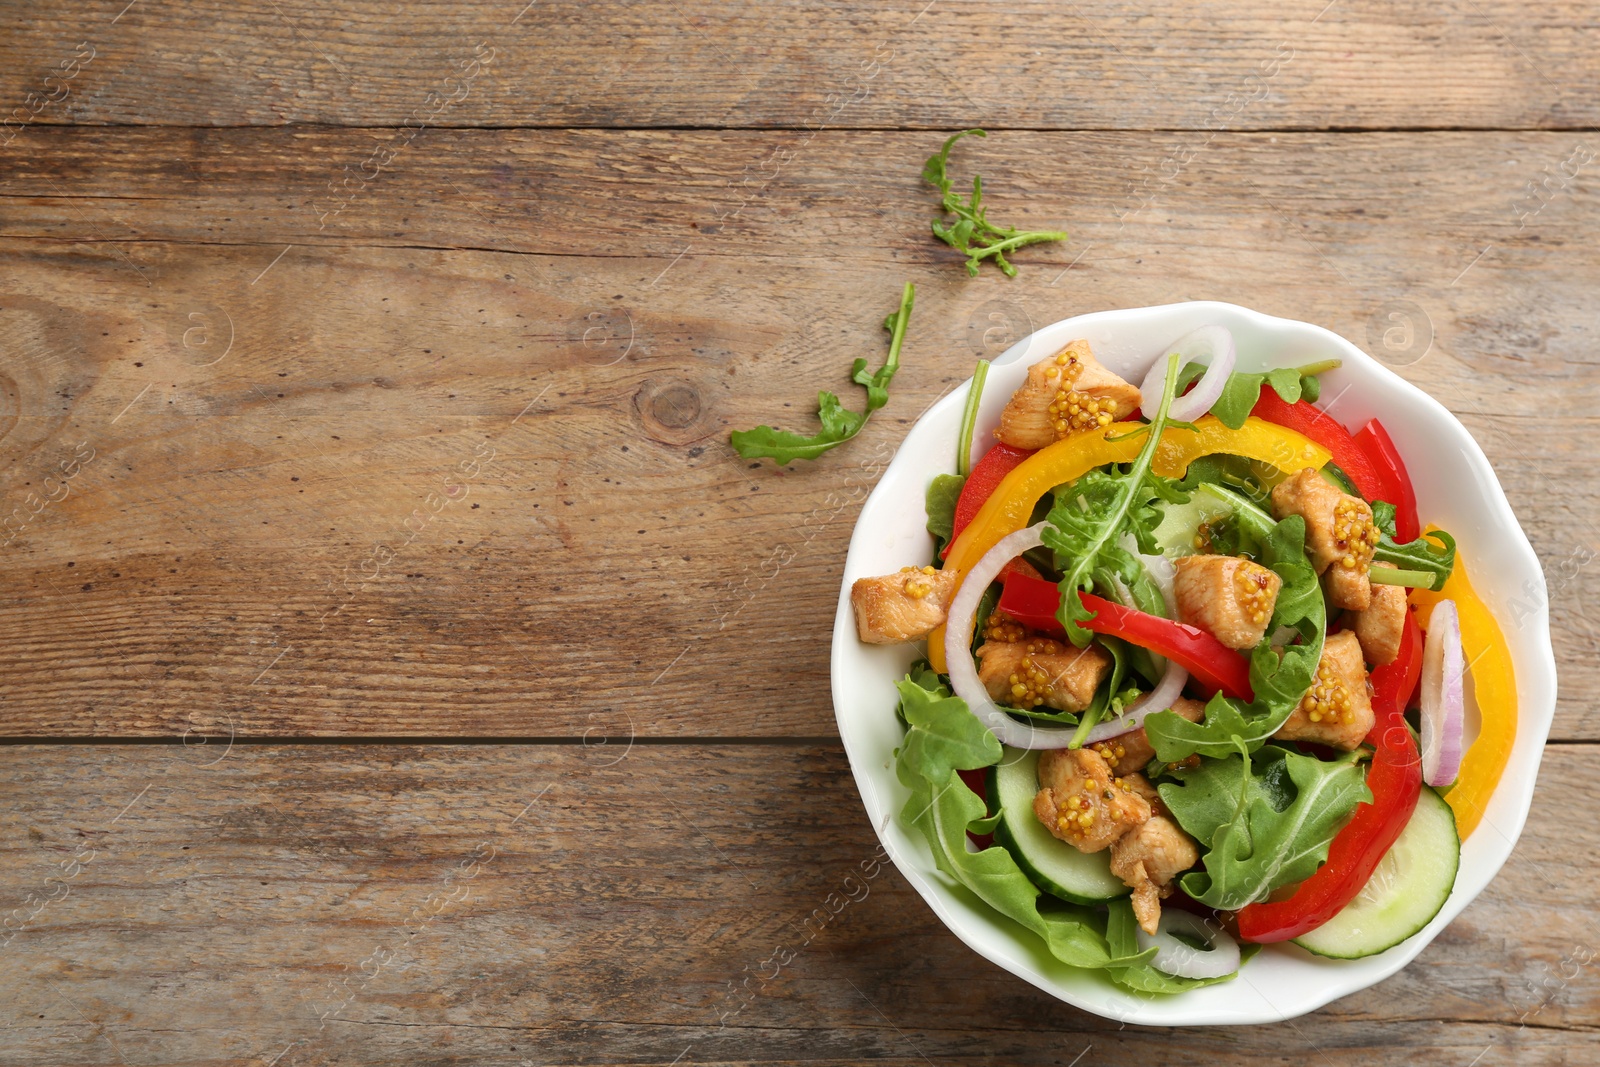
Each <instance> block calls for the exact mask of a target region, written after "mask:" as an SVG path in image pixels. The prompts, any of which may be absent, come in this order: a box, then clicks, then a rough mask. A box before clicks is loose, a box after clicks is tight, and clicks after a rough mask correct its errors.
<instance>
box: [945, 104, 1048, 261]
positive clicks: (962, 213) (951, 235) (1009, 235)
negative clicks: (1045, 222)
mask: <svg viewBox="0 0 1600 1067" xmlns="http://www.w3.org/2000/svg"><path fill="white" fill-rule="evenodd" d="M967 136H972V137H987V136H989V135H988V134H986V133H984V132H983V131H982V130H962V131H961V132H960V133H958V134H956V135H954V136H953V137H951V138H949V139H948V140H946V141H945V143H944V147H943V148H941V149H939V151H937V152H935V153H934V154H933V155H931V156H929V157H928V161H927V162H926V163H924V164H923V165H922V180H923V181H925V182H927V183H928V184H929V185H933V186H937V187H938V189H939V195H940V197H941V200H940V207H941V209H942V210H943V211H944V212H945V213H947V214H951V215H954V216H955V217H956V221H955V222H954V223H946V222H945V221H944V220H943V218H942V217H941V218H937V219H934V220H933V223H932V228H933V235H934V236H935V237H937V238H939V240H941V241H943V242H944V243H945V244H947V245H949V246H950V247H951V248H954V249H956V250H957V251H958V252H965V253H966V254H967V274H968V275H970V276H972V277H974V278H976V277H977V276H978V265H979V264H980V263H982V262H983V261H984V260H985V259H988V258H991V257H992V258H993V259H994V264H995V266H997V267H999V268H1000V269H1001V271H1003V272H1004V273H1005V275H1006V277H1008V278H1014V277H1016V275H1017V268H1016V267H1013V266H1012V265H1011V264H1010V262H1009V261H1007V259H1006V256H1005V254H1006V253H1007V252H1012V251H1015V250H1016V249H1018V248H1022V247H1023V246H1024V245H1031V244H1038V243H1039V242H1041V241H1065V240H1066V239H1067V235H1066V234H1065V233H1063V232H1060V231H1057V230H1029V231H1027V232H1019V231H1017V230H1013V229H1010V228H1008V227H1005V226H996V225H994V224H993V223H991V222H990V221H989V219H988V217H987V215H988V209H987V208H985V207H984V206H983V179H982V178H981V177H980V176H978V175H973V177H972V195H971V196H970V197H969V198H967V199H966V200H963V199H962V197H961V195H960V194H959V193H956V192H954V191H953V189H952V183H951V181H950V178H949V175H948V173H947V167H948V165H949V162H950V149H951V148H952V147H953V146H954V145H955V143H956V142H957V141H959V140H961V138H963V137H967Z"/></svg>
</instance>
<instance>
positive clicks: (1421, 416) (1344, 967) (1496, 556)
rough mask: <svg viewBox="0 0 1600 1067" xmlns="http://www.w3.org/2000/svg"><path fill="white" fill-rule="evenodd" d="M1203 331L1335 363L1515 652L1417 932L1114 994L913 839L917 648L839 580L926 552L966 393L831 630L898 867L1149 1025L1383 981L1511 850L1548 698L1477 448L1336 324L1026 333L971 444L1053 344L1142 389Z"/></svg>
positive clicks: (878, 813)
mask: <svg viewBox="0 0 1600 1067" xmlns="http://www.w3.org/2000/svg"><path fill="white" fill-rule="evenodd" d="M1206 323H1220V324H1221V325H1223V326H1226V327H1227V328H1228V329H1230V330H1231V331H1233V336H1234V339H1235V341H1236V343H1237V347H1238V352H1239V367H1240V369H1243V370H1262V369H1266V368H1270V367H1287V366H1299V365H1303V364H1306V363H1310V362H1313V361H1316V360H1323V359H1329V358H1336V359H1340V360H1343V361H1344V364H1343V366H1342V367H1340V368H1339V369H1338V370H1335V371H1331V372H1329V373H1327V374H1325V375H1324V376H1323V385H1322V396H1321V398H1320V401H1319V403H1320V404H1321V405H1322V406H1324V407H1328V406H1330V405H1331V406H1332V412H1333V414H1334V415H1335V416H1336V417H1337V418H1338V419H1339V421H1341V422H1342V423H1344V424H1345V425H1347V426H1360V425H1362V424H1364V423H1365V422H1366V420H1367V419H1368V418H1370V417H1371V416H1373V415H1376V416H1378V417H1379V418H1381V419H1382V420H1383V424H1384V426H1385V427H1386V428H1387V429H1388V430H1389V433H1390V435H1391V436H1392V437H1393V438H1394V442H1395V445H1396V447H1397V448H1398V449H1399V451H1400V454H1401V456H1402V457H1403V458H1404V459H1405V461H1406V465H1407V467H1408V468H1409V471H1410V474H1411V478H1412V481H1413V482H1414V483H1415V484H1416V491H1417V504H1418V509H1419V513H1420V515H1421V517H1422V520H1423V522H1425V523H1426V522H1433V523H1436V524H1438V525H1439V526H1441V527H1443V528H1444V529H1446V530H1449V531H1450V532H1451V533H1453V534H1455V536H1456V538H1457V539H1458V541H1459V544H1460V548H1461V554H1462V558H1463V559H1464V560H1465V561H1466V562H1467V564H1468V567H1469V573H1470V575H1471V578H1472V582H1473V585H1474V587H1475V588H1476V590H1477V592H1478V594H1479V595H1480V596H1481V597H1482V598H1483V599H1484V601H1485V602H1486V603H1487V604H1488V605H1489V607H1490V609H1491V610H1492V611H1493V612H1494V613H1495V616H1496V618H1497V620H1498V621H1499V623H1500V626H1501V628H1502V630H1503V631H1504V632H1505V636H1506V640H1507V641H1508V642H1509V644H1510V646H1511V654H1512V658H1513V661H1514V663H1515V667H1516V683H1517V701H1518V724H1517V739H1516V744H1515V746H1514V748H1513V750H1512V753H1511V758H1510V762H1509V764H1508V765H1507V767H1506V771H1505V774H1504V777H1503V778H1502V779H1501V782H1500V786H1499V788H1498V789H1497V790H1496V792H1495V795H1494V798H1493V800H1492V801H1491V802H1490V805H1489V808H1488V811H1487V813H1486V815H1485V817H1484V819H1483V822H1482V823H1481V824H1480V825H1479V827H1478V829H1477V831H1476V832H1475V833H1473V834H1472V836H1471V837H1470V838H1468V840H1467V841H1466V843H1465V844H1464V846H1463V848H1462V853H1461V870H1460V873H1459V874H1458V875H1457V877H1456V884H1455V890H1454V892H1452V893H1451V894H1450V899H1449V900H1448V901H1447V902H1446V903H1445V906H1444V910H1443V911H1441V912H1440V913H1439V915H1438V916H1437V917H1436V918H1435V919H1434V920H1433V922H1431V923H1429V924H1428V927H1427V929H1425V930H1423V931H1422V932H1421V933H1420V934H1418V935H1416V936H1415V937H1412V938H1410V939H1409V940H1407V941H1405V942H1404V943H1402V944H1400V945H1397V946H1395V947H1394V948H1392V949H1390V950H1389V951H1387V952H1383V953H1380V954H1378V955H1376V956H1370V957H1368V958H1366V959H1362V960H1344V961H1336V960H1326V959H1321V958H1318V957H1315V956H1312V955H1311V954H1310V953H1308V952H1305V951H1304V950H1302V949H1300V948H1298V947H1296V946H1294V945H1274V946H1271V947H1269V948H1267V949H1265V950H1263V951H1262V952H1261V953H1260V954H1259V955H1258V956H1256V957H1255V958H1254V959H1253V960H1251V961H1250V962H1249V963H1247V964H1246V965H1245V966H1244V968H1243V970H1242V971H1241V972H1240V974H1239V977H1238V978H1236V979H1234V980H1233V981H1231V982H1226V983H1223V984H1221V985H1215V986H1209V987H1206V988H1203V989H1197V990H1193V991H1190V992H1187V993H1182V994H1179V995H1176V996H1165V997H1147V996H1143V995H1139V994H1133V993H1129V992H1127V991H1125V990H1121V989H1119V988H1117V987H1116V986H1114V985H1112V984H1111V983H1110V982H1109V981H1107V980H1106V979H1105V978H1104V976H1103V975H1101V974H1099V973H1096V972H1086V971H1080V970H1075V969H1073V968H1070V967H1067V966H1065V965H1063V964H1061V963H1059V962H1057V961H1056V960H1055V959H1054V958H1053V957H1051V956H1050V954H1049V953H1048V952H1047V951H1046V949H1045V947H1044V945H1043V943H1042V942H1041V941H1040V940H1039V939H1038V938H1036V937H1035V936H1034V935H1032V934H1031V933H1029V932H1027V931H1026V930H1024V929H1023V928H1022V927H1021V926H1018V925H1016V924H1015V923H1013V922H1012V921H1010V920H1009V919H1006V918H1004V917H1002V916H1001V915H999V914H998V913H997V912H995V911H993V910H992V909H990V908H989V907H988V905H986V904H984V903H983V902H982V901H981V900H979V899H978V898H977V897H975V896H973V895H972V894H971V893H970V892H968V891H967V890H966V889H964V888H962V887H960V886H958V885H956V884H955V883H953V882H952V881H951V880H950V879H948V878H947V877H945V876H944V875H943V874H941V873H939V871H938V870H937V869H936V868H935V866H934V864H933V856H932V853H931V852H930V851H929V848H928V845H927V843H926V842H925V841H924V840H923V839H922V838H921V836H920V835H918V834H916V833H915V832H914V831H908V830H907V829H906V828H905V827H904V826H902V825H901V824H900V821H899V819H898V817H897V816H898V813H899V811H900V808H901V807H902V805H903V804H904V803H905V799H906V797H907V795H908V793H907V790H906V789H905V788H904V787H903V786H902V785H900V783H899V782H898V781H897V780H896V778H895V774H894V764H893V760H894V756H893V753H894V749H895V748H896V746H898V745H899V743H900V740H901V738H902V736H903V728H902V727H901V726H900V723H899V722H898V720H897V719H896V718H895V713H894V709H895V702H896V694H895V690H894V682H895V680H896V679H898V678H899V677H901V676H902V675H903V674H904V673H905V670H906V667H907V666H908V665H909V664H910V663H911V662H912V661H913V660H914V659H916V658H917V657H918V656H919V655H921V647H920V646H919V645H889V646H881V645H880V646H873V645H866V644H863V643H862V642H861V641H860V640H859V639H858V638H857V636H856V628H855V620H854V617H853V615H852V613H851V609H850V585H851V583H852V582H854V581H855V580H856V579H857V578H861V577H864V576H868V575H874V574H886V573H888V572H890V571H893V570H898V569H899V568H900V567H902V566H905V565H908V564H919V565H920V564H922V563H925V562H927V561H928V559H930V558H931V553H932V549H933V544H932V539H931V538H930V537H929V535H928V533H927V531H926V529H925V528H924V523H925V521H926V516H925V512H924V509H923V493H924V491H925V489H926V488H927V485H928V482H929V480H930V479H931V478H932V477H933V476H934V475H935V474H940V473H947V472H951V471H953V470H954V469H955V460H956V457H955V451H956V433H957V432H958V428H959V425H960V421H961V410H962V406H963V404H964V402H965V399H966V389H965V388H962V389H957V390H956V391H955V392H954V393H952V394H951V395H949V396H947V397H945V398H944V399H943V400H941V401H940V402H939V403H937V404H935V405H934V406H933V408H932V409H930V410H929V411H928V413H927V414H926V415H924V416H923V417H922V418H921V419H919V420H918V422H917V424H916V425H915V426H913V427H912V429H911V432H910V433H909V434H908V435H907V437H906V440H905V443H904V444H902V445H901V446H900V450H899V452H898V453H896V455H895V458H894V461H893V462H892V463H890V465H889V468H888V470H887V471H885V472H884V475H883V478H882V480H881V481H880V482H879V483H878V486H877V488H876V489H874V490H873V492H872V495H871V496H870V497H868V498H867V502H866V505H865V506H864V507H863V508H862V511H861V519H860V521H859V522H858V523H857V525H856V529H855V533H854V534H853V535H852V537H851V538H850V554H849V557H848V559H847V560H846V561H845V568H844V587H843V589H841V590H840V593H839V611H838V615H837V617H836V619H835V622H834V631H833V660H832V669H833V703H834V710H835V714H836V716H837V718H838V722H839V734H840V737H841V738H842V739H843V740H844V747H845V752H846V753H847V754H848V756H849V759H850V766H851V769H852V770H853V771H854V773H855V778H856V785H857V787H858V788H859V789H860V791H861V798H862V802H863V803H864V804H865V805H866V808H867V814H868V815H869V816H870V817H871V820H872V825H873V826H874V827H875V828H876V829H877V832H878V836H879V838H880V839H881V840H882V841H883V845H884V847H885V849H887V851H888V853H889V855H890V856H891V857H893V859H894V862H895V866H897V867H898V868H899V869H900V872H901V873H902V874H904V875H905V877H906V879H907V880H908V881H909V882H910V883H911V884H912V885H914V886H915V887H916V888H917V891H918V892H919V893H921V894H922V896H923V899H924V900H926V901H927V902H928V904H929V906H930V907H932V908H933V910H934V912H935V913H936V914H937V915H938V916H939V918H940V919H942V920H943V921H944V923H945V925H946V926H948V927H949V928H950V929H951V931H952V932H953V933H954V934H955V935H956V936H957V937H959V938H960V939H961V940H962V941H964V942H966V944H967V945H968V946H969V947H971V948H972V949H973V950H975V951H977V952H978V953H980V954H981V955H983V956H984V957H986V958H987V959H989V960H991V961H993V962H994V963H997V964H999V965H1000V966H1002V967H1004V968H1005V969H1006V970H1008V971H1010V972H1011V973H1012V974H1015V975H1017V976H1018V977H1020V978H1023V979H1025V980H1027V981H1029V982H1032V983H1033V984H1034V985H1036V986H1038V987H1039V988H1040V989H1043V990H1045V991H1046V992H1048V993H1050V994H1051V995H1053V996H1056V997H1059V998H1060V999H1061V1000H1064V1001H1066V1002H1067V1003H1069V1004H1073V1005H1076V1006H1077V1007H1080V1008H1083V1009H1085V1010H1087V1011H1092V1012H1095V1013H1096V1014H1099V1015H1103V1016H1106V1017H1107V1018H1111V1019H1117V1020H1121V1021H1127V1022H1134V1023H1143V1024H1149V1025H1160V1026H1193V1025H1203V1024H1218V1023H1267V1022H1277V1021H1279V1020H1283V1019H1289V1018H1293V1017H1294V1016H1297V1015H1301V1014H1304V1013H1305V1012H1308V1011H1312V1010H1314V1009H1316V1008H1319V1007H1321V1006H1322V1005H1324V1004H1327V1003H1328V1002H1330V1001H1332V1000H1335V999H1337V998H1339V997H1342V996H1345V995H1346V994H1348V993H1353V992H1355V991H1356V990H1359V989H1364V988H1366V987H1367V986H1370V985H1373V984H1374V983H1376V982H1379V981H1382V980H1383V979H1385V978H1387V977H1389V976H1390V975H1392V974H1394V973H1395V972H1396V971H1398V970H1399V969H1400V968H1402V967H1404V966H1405V965H1406V964H1407V963H1409V962H1410V961H1411V960H1412V959H1413V958H1415V957H1416V955H1417V954H1418V953H1419V952H1421V951H1422V949H1423V948H1424V947H1425V946H1426V945H1427V944H1428V942H1430V941H1431V940H1433V938H1434V936H1435V935H1436V934H1437V933H1438V932H1439V931H1440V930H1442V929H1444V927H1445V926H1446V925H1447V924H1449V922H1450V921H1451V920H1452V919H1454V918H1455V917H1456V916H1457V915H1458V914H1460V912H1461V909H1463V908H1465V907H1466V906H1467V904H1468V903H1469V902H1470V901H1471V900H1472V899H1473V898H1474V897H1476V896H1477V895H1478V893H1479V892H1481V891H1482V890H1483V888H1484V886H1486V885H1488V884H1489V880H1490V879H1491V878H1493V877H1494V875H1495V872H1497V871H1498V870H1499V869H1500V867H1501V865H1502V864H1504V863H1505V861H1506V859H1507V857H1509V856H1510V855H1511V849H1512V846H1513V845H1514V844H1515V843H1516V840H1517V836H1518V835H1519V834H1520V833H1521V832H1522V825H1523V822H1524V820H1525V819H1526V817H1527V814H1528V806H1529V804H1530V802H1531V801H1532V797H1533V783H1534V778H1535V776H1536V774H1537V773H1538V769H1539V756H1540V753H1541V752H1542V751H1543V748H1544V742H1545V738H1546V736H1547V735H1548V733H1549V730H1550V720H1551V716H1552V715H1553V713H1554V711H1555V700H1556V677H1555V658H1554V656H1553V655H1552V654H1551V649H1550V633H1549V614H1548V611H1547V609H1546V607H1545V605H1546V602H1547V597H1546V595H1545V586H1544V572H1543V570H1542V568H1541V567H1540V565H1539V560H1538V558H1537V557H1536V556H1535V555H1534V552H1533V549H1532V547H1531V546H1530V545H1529V544H1528V539H1527V537H1526V536H1525V535H1524V534H1523V532H1522V529H1521V527H1520V526H1518V525H1517V520H1516V516H1514V515H1513V514H1512V512H1511V507H1510V505H1509V504H1507V503H1506V497H1505V493H1504V492H1503V491H1502V490H1501V488H1500V483H1499V481H1498V480H1497V479H1496V478H1495V475H1494V471H1493V470H1492V469H1491V468H1490V466H1489V462H1488V460H1487V459H1485V458H1484V455H1483V450H1482V449H1480V448H1479V447H1478V445H1477V443H1476V442H1475V441H1474V440H1473V439H1472V437H1471V435H1470V434H1468V433H1467V431H1466V429H1465V428H1464V427H1463V426H1462V425H1461V423H1460V422H1458V421H1457V420H1456V418H1455V417H1454V416H1453V415H1451V414H1450V412H1449V411H1447V410H1445V408H1444V407H1443V406H1442V405H1440V404H1439V403H1438V402H1437V401H1435V400H1434V399H1433V398H1432V397H1429V396H1428V395H1427V394H1425V393H1423V392H1422V391H1421V390H1419V389H1417V388H1416V387H1415V386H1413V385H1411V384H1410V383H1408V382H1406V381H1405V380H1404V379H1402V378H1400V377H1399V376H1398V375H1396V374H1395V373H1394V372H1393V371H1391V370H1389V369H1388V368H1387V367H1385V366H1384V365H1382V364H1381V363H1379V362H1378V361H1377V360H1375V359H1373V358H1372V357H1370V356H1368V355H1367V354H1366V353H1364V352H1362V351H1361V350H1360V349H1358V348H1357V347H1356V346H1355V345H1353V344H1351V343H1350V342H1349V341H1346V340H1345V339H1344V338H1342V337H1340V336H1338V335H1337V334H1334V333H1331V332H1330V331H1328V330H1325V329H1323V328H1321V327H1319V326H1312V325H1309V324H1307V323H1303V322H1295V321H1292V320H1289V319H1279V318H1273V317H1271V316H1268V315H1262V314H1259V313H1257V312H1254V311H1250V310H1248V309H1246V308H1242V307H1236V306H1234V305H1232V304H1220V303H1210V302H1205V303H1186V304H1168V305H1165V306H1162V307H1151V308H1135V309H1131V310H1126V311H1103V312H1096V313H1094V314H1089V315H1079V316H1077V317H1076V318H1071V319H1067V320H1065V321H1063V322H1058V323H1055V324H1054V325H1052V326H1047V327H1045V328H1044V329H1042V330H1039V331H1037V332H1036V333H1034V334H1032V335H1030V336H1028V337H1026V338H1024V339H1023V340H1021V341H1019V342H1018V343H1017V344H1016V345H1014V346H1012V347H1011V348H1010V349H1009V350H1008V351H1007V352H1006V353H1005V354H1004V355H1003V356H1001V357H1000V358H999V359H997V360H996V361H995V362H994V365H993V367H992V368H991V370H990V372H989V379H988V383H987V385H986V387H985V390H984V396H983V403H982V409H981V413H980V417H979V419H978V434H977V435H976V438H977V440H980V441H981V440H993V434H992V431H993V429H994V428H995V426H996V425H998V423H999V417H1000V409H1001V408H1003V407H1004V406H1005V403H1006V400H1007V399H1009V398H1010V396H1011V394H1012V392H1013V391H1014V390H1015V389H1016V388H1017V387H1018V386H1019V385H1020V384H1021V383H1022V380H1023V378H1024V376H1025V375H1026V371H1027V368H1028V367H1029V366H1030V365H1031V364H1033V363H1035V362H1037V361H1039V360H1040V359H1043V358H1044V357H1045V356H1047V355H1050V354H1052V353H1054V352H1056V351H1057V350H1059V349H1060V348H1061V347H1062V346H1063V345H1065V344H1066V343H1067V342H1069V341H1072V340H1074V339H1076V338H1080V337H1082V338H1087V339H1088V340H1089V343H1090V344H1091V346H1092V347H1093V349H1094V353H1095V355H1096V356H1097V357H1098V358H1099V359H1100V360H1101V361H1102V362H1103V363H1104V364H1105V365H1106V366H1107V367H1109V368H1110V369H1111V370H1114V371H1116V372H1117V373H1118V374H1121V375H1122V376H1123V377H1124V378H1126V379H1128V380H1129V381H1132V382H1139V381H1141V380H1142V379H1143V378H1144V375H1145V371H1146V370H1147V369H1148V367H1149V366H1150V364H1151V362H1152V361H1153V360H1154V358H1155V357H1156V355H1157V354H1158V353H1159V352H1160V351H1161V350H1162V348H1163V347H1164V346H1166V345H1168V344H1170V343H1171V342H1172V341H1174V340H1176V339H1177V338H1178V337H1180V336H1182V335H1183V334H1184V333H1186V332H1188V331H1189V330H1191V329H1193V328H1195V327H1197V326H1201V325H1204V324H1206ZM978 450H979V451H981V446H980V447H979V448H978ZM1518 598H1520V600H1521V603H1522V604H1523V605H1533V606H1535V607H1536V610H1535V611H1533V612H1532V613H1531V614H1530V613H1527V612H1526V611H1525V610H1522V609H1519V610H1518V611H1517V613H1516V616H1515V617H1514V616H1513V615H1512V613H1511V611H1509V610H1508V607H1507V606H1508V605H1509V604H1510V603H1511V602H1512V601H1513V600H1515V599H1518ZM1476 726H1477V724H1476V722H1475V721H1469V723H1468V731H1469V737H1470V736H1473V735H1475V731H1476Z"/></svg>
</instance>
